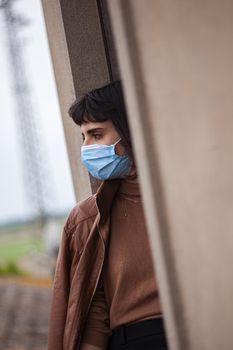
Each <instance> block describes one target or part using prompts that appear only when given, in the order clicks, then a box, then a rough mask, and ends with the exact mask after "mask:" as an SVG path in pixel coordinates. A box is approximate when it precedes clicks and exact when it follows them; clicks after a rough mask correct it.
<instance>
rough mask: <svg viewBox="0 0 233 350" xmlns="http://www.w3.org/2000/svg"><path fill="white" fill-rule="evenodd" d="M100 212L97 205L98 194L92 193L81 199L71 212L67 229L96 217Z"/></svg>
mask: <svg viewBox="0 0 233 350" xmlns="http://www.w3.org/2000/svg"><path fill="white" fill-rule="evenodd" d="M97 214H98V209H97V206H96V195H92V196H90V197H88V198H85V199H83V200H81V201H79V202H78V203H77V204H76V205H75V206H74V208H73V209H72V210H71V212H70V213H69V216H68V219H67V222H66V225H65V226H66V227H65V228H66V229H67V230H69V229H72V228H73V227H74V226H77V225H79V224H80V223H81V222H83V221H85V220H88V219H90V218H93V217H95V216H96V215H97Z"/></svg>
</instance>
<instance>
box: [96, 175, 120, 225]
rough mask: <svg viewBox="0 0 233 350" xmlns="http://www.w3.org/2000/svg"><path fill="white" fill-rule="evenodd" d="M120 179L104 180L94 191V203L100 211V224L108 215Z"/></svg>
mask: <svg viewBox="0 0 233 350" xmlns="http://www.w3.org/2000/svg"><path fill="white" fill-rule="evenodd" d="M120 184H121V180H120V179H114V180H107V181H104V182H103V183H102V184H101V185H100V187H99V189H98V190H97V192H96V203H97V207H98V210H99V213H100V222H99V223H100V225H102V224H103V223H105V222H106V220H107V219H108V218H109V216H110V211H111V207H112V203H113V200H114V198H115V196H116V194H117V192H118V189H119V187H120Z"/></svg>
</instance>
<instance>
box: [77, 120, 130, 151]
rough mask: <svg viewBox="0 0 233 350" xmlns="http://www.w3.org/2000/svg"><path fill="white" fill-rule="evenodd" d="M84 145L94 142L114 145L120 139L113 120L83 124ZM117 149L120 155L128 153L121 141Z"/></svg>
mask: <svg viewBox="0 0 233 350" xmlns="http://www.w3.org/2000/svg"><path fill="white" fill-rule="evenodd" d="M81 132H82V137H83V146H89V145H94V144H101V145H112V144H114V143H116V142H117V141H118V140H119V139H120V135H119V134H118V132H117V130H116V129H115V127H114V125H113V123H112V122H111V120H107V121H105V122H87V123H83V124H82V125H81ZM115 151H116V153H117V154H118V155H119V156H123V155H125V154H126V152H125V149H124V147H123V146H122V143H121V142H118V143H117V144H116V147H115Z"/></svg>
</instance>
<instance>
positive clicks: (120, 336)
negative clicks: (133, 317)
mask: <svg viewBox="0 0 233 350" xmlns="http://www.w3.org/2000/svg"><path fill="white" fill-rule="evenodd" d="M107 350H168V346H167V341H166V336H165V330H164V325H163V319H162V318H156V319H153V320H145V321H141V322H138V323H134V324H131V325H128V326H127V325H126V326H121V327H118V328H116V329H114V330H113V333H112V335H111V337H110V339H109V343H108V347H107Z"/></svg>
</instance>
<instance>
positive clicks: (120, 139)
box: [113, 138, 121, 147]
mask: <svg viewBox="0 0 233 350" xmlns="http://www.w3.org/2000/svg"><path fill="white" fill-rule="evenodd" d="M120 141H121V138H120V139H119V140H117V142H115V143H114V144H113V146H114V147H115V146H116V145H117V144H118V142H120Z"/></svg>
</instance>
